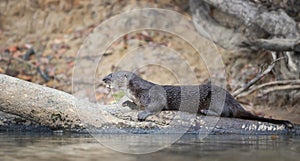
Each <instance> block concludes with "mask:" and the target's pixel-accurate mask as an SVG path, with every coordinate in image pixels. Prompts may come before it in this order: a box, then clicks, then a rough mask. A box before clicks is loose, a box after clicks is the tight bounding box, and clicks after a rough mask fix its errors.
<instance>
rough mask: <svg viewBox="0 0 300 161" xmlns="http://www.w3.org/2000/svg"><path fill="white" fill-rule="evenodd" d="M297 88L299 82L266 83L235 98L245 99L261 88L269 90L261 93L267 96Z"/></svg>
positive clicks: (299, 85) (299, 84)
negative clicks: (271, 93) (274, 92)
mask: <svg viewBox="0 0 300 161" xmlns="http://www.w3.org/2000/svg"><path fill="white" fill-rule="evenodd" d="M276 86H278V87H276ZM299 87H300V80H283V81H274V82H268V83H264V84H260V85H258V86H253V87H252V88H251V89H250V90H249V91H246V92H243V93H241V94H239V95H238V96H237V98H241V97H245V96H247V95H249V94H251V93H253V92H255V91H257V90H260V89H262V88H269V89H267V90H264V91H263V92H262V93H264V94H267V93H270V92H273V91H276V90H291V89H299Z"/></svg>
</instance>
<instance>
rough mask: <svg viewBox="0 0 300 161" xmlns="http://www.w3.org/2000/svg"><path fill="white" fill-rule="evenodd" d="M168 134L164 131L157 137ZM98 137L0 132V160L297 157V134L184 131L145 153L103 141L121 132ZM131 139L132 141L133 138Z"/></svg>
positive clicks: (299, 149) (229, 160)
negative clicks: (201, 134) (202, 134)
mask: <svg viewBox="0 0 300 161" xmlns="http://www.w3.org/2000/svg"><path fill="white" fill-rule="evenodd" d="M142 135H143V134H142ZM147 137H150V136H147ZM167 137H169V136H168V135H167V134H164V135H163V136H161V137H160V138H162V139H163V138H167ZM101 138H102V140H101V143H99V142H98V141H99V139H95V138H94V137H93V136H91V135H89V134H60V133H56V134H55V133H0V160H1V161H6V160H7V161H19V160H21V161H42V160H57V161H67V160H70V161H73V160H74V161H76V160H93V161H96V160H99V161H114V160H119V161H123V160H125V161H129V160H134V161H135V160H143V161H147V160H149V161H150V160H151V161H152V160H154V161H159V160H172V161H179V160H186V161H192V160H198V161H200V160H201V161H206V160H207V161H208V160H209V161H219V160H220V161H221V160H222V161H235V160H243V161H252V160H253V161H254V160H255V161H256V160H272V161H285V160H288V161H289V160H290V161H296V160H299V158H300V136H264V135H259V136H248V135H247V136H246V135H209V136H207V137H205V138H204V139H200V137H199V135H196V134H186V135H184V136H183V137H181V139H179V140H178V141H177V142H175V143H173V144H172V145H170V146H167V147H165V148H163V149H161V150H158V151H156V152H152V153H148V154H128V153H122V152H118V151H115V150H116V149H115V150H113V149H111V147H109V146H107V145H108V144H107V143H108V142H110V141H111V140H110V139H107V141H108V142H106V143H104V145H103V141H104V142H105V139H106V138H117V139H116V140H118V139H120V138H124V139H125V140H126V139H127V138H128V137H127V136H123V135H122V134H103V135H101ZM131 138H132V137H131ZM158 141H160V140H158ZM130 142H133V143H134V139H131V140H130ZM134 145H139V144H132V146H134ZM132 148H135V147H132ZM141 148H143V147H141Z"/></svg>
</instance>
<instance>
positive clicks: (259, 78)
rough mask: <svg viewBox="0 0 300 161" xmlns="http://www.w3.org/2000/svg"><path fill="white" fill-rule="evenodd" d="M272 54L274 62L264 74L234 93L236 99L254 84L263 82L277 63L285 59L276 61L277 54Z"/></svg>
mask: <svg viewBox="0 0 300 161" xmlns="http://www.w3.org/2000/svg"><path fill="white" fill-rule="evenodd" d="M271 53H272V56H273V59H274V61H273V62H272V63H271V64H270V65H269V66H268V68H267V69H266V70H265V71H263V72H262V73H260V74H258V75H257V76H256V77H255V78H254V79H252V80H251V81H250V82H248V83H247V84H246V85H244V86H243V87H242V88H240V89H238V90H236V91H234V92H233V93H232V95H233V96H234V97H237V96H238V95H239V94H241V93H242V92H244V91H246V90H247V89H249V88H250V87H251V86H252V85H253V84H255V83H256V82H258V81H259V80H261V79H262V78H263V77H264V76H265V75H267V74H268V73H270V72H271V71H272V69H273V68H274V66H275V63H276V62H277V61H279V60H281V59H283V57H280V58H278V59H276V54H275V52H271Z"/></svg>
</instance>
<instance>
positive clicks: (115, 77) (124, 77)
mask: <svg viewBox="0 0 300 161" xmlns="http://www.w3.org/2000/svg"><path fill="white" fill-rule="evenodd" d="M134 76H135V74H134V73H131V72H127V71H119V72H114V73H111V74H109V75H107V76H106V77H104V78H103V79H102V80H103V82H104V83H106V85H107V87H108V88H113V89H121V90H124V89H126V88H127V86H128V83H129V80H130V79H132V78H133V77H134Z"/></svg>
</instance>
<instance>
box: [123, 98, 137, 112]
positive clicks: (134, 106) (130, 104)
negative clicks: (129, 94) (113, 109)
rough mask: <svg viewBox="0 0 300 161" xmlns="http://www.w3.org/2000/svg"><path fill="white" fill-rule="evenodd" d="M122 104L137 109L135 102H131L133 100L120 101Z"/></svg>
mask: <svg viewBox="0 0 300 161" xmlns="http://www.w3.org/2000/svg"><path fill="white" fill-rule="evenodd" d="M122 106H123V107H125V106H127V107H129V108H130V109H132V110H137V109H138V107H137V105H136V104H135V103H133V102H131V101H128V100H127V101H125V102H123V103H122Z"/></svg>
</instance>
